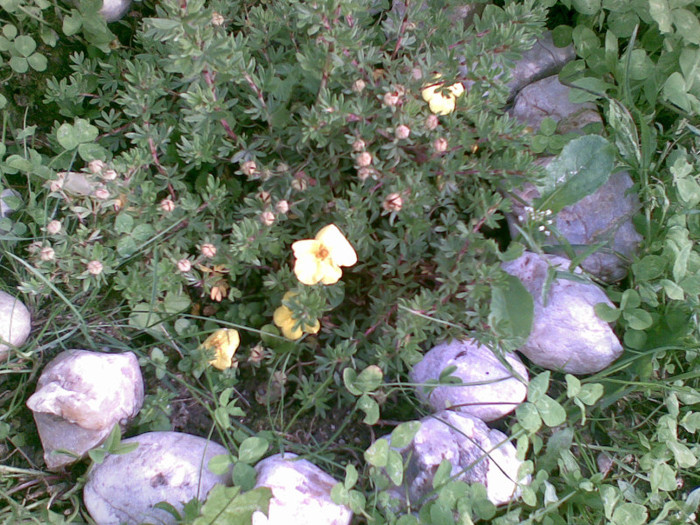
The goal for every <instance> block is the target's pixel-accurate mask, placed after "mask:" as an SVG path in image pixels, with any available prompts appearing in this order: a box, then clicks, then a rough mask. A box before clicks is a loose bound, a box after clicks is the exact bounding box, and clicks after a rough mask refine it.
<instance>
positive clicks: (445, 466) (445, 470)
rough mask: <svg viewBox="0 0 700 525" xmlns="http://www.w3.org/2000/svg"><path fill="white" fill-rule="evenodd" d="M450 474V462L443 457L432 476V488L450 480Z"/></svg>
mask: <svg viewBox="0 0 700 525" xmlns="http://www.w3.org/2000/svg"><path fill="white" fill-rule="evenodd" d="M451 476H452V463H450V460H449V459H443V460H442V461H441V462H440V465H439V466H438V468H437V470H436V471H435V475H434V476H433V488H434V489H436V488H438V487H441V486H442V485H444V484H445V483H447V482H448V481H449V480H450V477H451Z"/></svg>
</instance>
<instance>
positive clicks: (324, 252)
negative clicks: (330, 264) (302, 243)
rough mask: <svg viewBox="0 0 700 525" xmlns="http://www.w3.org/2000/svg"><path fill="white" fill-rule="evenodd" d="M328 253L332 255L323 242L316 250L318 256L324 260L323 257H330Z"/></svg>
mask: <svg viewBox="0 0 700 525" xmlns="http://www.w3.org/2000/svg"><path fill="white" fill-rule="evenodd" d="M328 255H330V254H329V252H328V248H326V247H325V246H324V245H323V244H321V245H320V246H319V247H318V250H316V258H317V259H320V260H323V259H326V258H327V257H328Z"/></svg>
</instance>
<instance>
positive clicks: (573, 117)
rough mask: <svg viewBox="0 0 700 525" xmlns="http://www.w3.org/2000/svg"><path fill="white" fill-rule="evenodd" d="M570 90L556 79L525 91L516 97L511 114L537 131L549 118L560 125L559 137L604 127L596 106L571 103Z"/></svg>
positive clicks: (538, 83)
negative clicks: (588, 126)
mask: <svg viewBox="0 0 700 525" xmlns="http://www.w3.org/2000/svg"><path fill="white" fill-rule="evenodd" d="M570 91H571V88H570V87H568V86H565V85H564V84H562V83H561V82H559V78H558V77H557V76H556V75H554V76H551V77H547V78H543V79H542V80H538V81H537V82H533V83H532V84H530V85H528V86H526V87H524V88H523V89H522V91H520V93H518V95H517V96H516V97H515V102H514V104H513V107H512V108H511V109H510V111H509V114H510V115H511V116H512V117H514V118H517V119H518V120H520V121H521V122H523V123H524V124H527V125H528V126H530V127H531V128H533V129H534V130H538V129H539V127H540V124H541V123H542V121H543V120H544V119H545V118H546V117H550V118H552V119H553V120H554V121H555V122H558V123H559V126H558V128H557V129H558V131H559V133H562V134H564V133H569V132H570V131H578V130H581V129H582V128H583V127H584V126H586V125H588V124H592V123H602V119H601V117H600V114H599V113H598V111H597V109H596V106H595V104H593V103H592V102H585V103H582V104H579V103H574V102H570V101H569V93H570Z"/></svg>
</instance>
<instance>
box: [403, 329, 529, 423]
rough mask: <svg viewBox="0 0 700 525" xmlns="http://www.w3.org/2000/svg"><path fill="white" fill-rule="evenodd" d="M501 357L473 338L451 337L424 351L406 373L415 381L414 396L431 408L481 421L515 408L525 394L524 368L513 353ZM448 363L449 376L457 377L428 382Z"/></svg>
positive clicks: (502, 414) (526, 377) (525, 370)
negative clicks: (452, 379)
mask: <svg viewBox="0 0 700 525" xmlns="http://www.w3.org/2000/svg"><path fill="white" fill-rule="evenodd" d="M503 359H504V360H505V364H504V363H503V362H502V361H501V360H500V359H499V358H498V357H497V356H496V354H494V352H493V351H492V350H490V349H489V348H487V347H486V346H483V345H480V344H479V343H478V342H476V341H473V340H465V341H457V340H452V341H447V342H445V343H441V344H439V345H437V346H435V347H433V348H432V349H431V350H430V351H428V352H427V353H426V354H425V356H423V359H422V360H421V361H420V362H419V363H417V364H416V365H414V366H413V369H412V370H411V373H410V376H409V377H410V379H411V381H412V382H413V383H417V384H418V385H417V386H416V391H417V393H418V397H419V398H421V399H422V400H423V401H425V402H427V403H428V404H429V405H430V406H431V407H432V408H433V410H436V411H441V410H444V409H447V408H452V409H453V410H456V411H457V412H459V413H462V414H468V415H470V416H474V417H477V418H479V419H481V420H482V421H492V420H494V419H499V418H501V417H503V416H505V415H506V414H508V413H510V412H512V411H513V410H515V407H517V406H518V404H519V403H521V402H522V401H523V400H524V399H525V396H526V395H527V381H528V373H527V368H525V366H524V365H523V363H522V362H521V361H520V359H519V358H518V357H517V356H516V355H515V354H508V355H506V356H504V358H503ZM451 366H454V367H456V370H455V371H454V372H452V374H451V377H454V378H457V379H458V381H450V384H446V385H441V386H431V383H433V384H434V382H436V381H437V380H438V379H439V378H440V377H441V376H442V373H443V370H445V369H446V368H448V367H451ZM426 383H427V384H426ZM460 383H462V384H463V386H460Z"/></svg>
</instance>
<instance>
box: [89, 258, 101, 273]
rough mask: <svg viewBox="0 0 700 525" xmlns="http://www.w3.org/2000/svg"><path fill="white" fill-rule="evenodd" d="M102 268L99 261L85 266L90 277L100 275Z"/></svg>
mask: <svg viewBox="0 0 700 525" xmlns="http://www.w3.org/2000/svg"><path fill="white" fill-rule="evenodd" d="M102 270H103V266H102V263H101V262H100V261H90V262H89V263H88V264H87V271H88V273H90V274H92V275H100V274H101V273H102Z"/></svg>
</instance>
